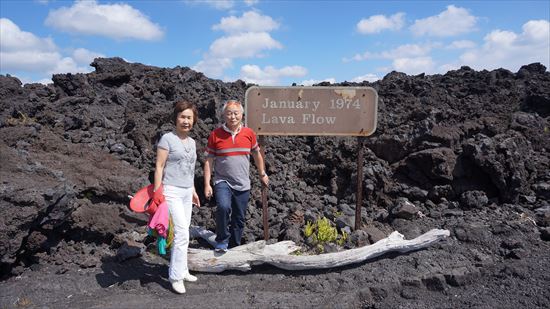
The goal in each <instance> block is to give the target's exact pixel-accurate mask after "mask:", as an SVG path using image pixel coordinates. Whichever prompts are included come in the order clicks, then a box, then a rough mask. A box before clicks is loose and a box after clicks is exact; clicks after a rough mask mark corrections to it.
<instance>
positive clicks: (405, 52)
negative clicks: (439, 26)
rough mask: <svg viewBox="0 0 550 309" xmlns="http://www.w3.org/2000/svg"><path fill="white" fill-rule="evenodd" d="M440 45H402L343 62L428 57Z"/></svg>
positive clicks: (358, 55) (364, 54)
mask: <svg viewBox="0 0 550 309" xmlns="http://www.w3.org/2000/svg"><path fill="white" fill-rule="evenodd" d="M440 46H441V44H440V43H437V42H436V43H426V44H423V45H421V44H404V45H400V46H398V47H396V48H394V49H390V50H387V51H382V52H379V53H372V52H369V51H366V52H364V53H362V54H355V55H354V56H353V57H351V58H344V59H343V61H344V62H350V61H364V60H369V59H395V58H409V57H419V56H425V55H428V54H429V53H430V52H431V51H432V50H433V49H434V48H436V47H440Z"/></svg>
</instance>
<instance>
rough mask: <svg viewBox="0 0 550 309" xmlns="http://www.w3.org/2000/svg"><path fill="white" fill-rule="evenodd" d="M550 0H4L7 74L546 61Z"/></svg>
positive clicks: (37, 78) (362, 68) (430, 68)
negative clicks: (111, 64) (134, 67)
mask: <svg viewBox="0 0 550 309" xmlns="http://www.w3.org/2000/svg"><path fill="white" fill-rule="evenodd" d="M549 15H550V1H548V0H546V1H274V0H271V1H267V0H266V1H262V0H249V1H229V0H228V1H221V0H220V1H190V0H187V1H186V0H180V1H178V0H170V1H162V0H159V1H144V0H141V1H115V2H112V1H99V0H98V1H92V0H86V1H55V0H26V1H25V0H23V1H22V0H1V1H0V74H10V75H12V76H17V77H18V78H20V79H21V80H22V81H23V82H24V83H27V82H43V83H47V82H51V75H52V74H54V73H68V72H71V73H78V72H90V71H92V70H93V68H92V67H90V66H89V64H90V63H91V61H92V60H93V58H94V57H97V56H104V57H122V58H124V59H125V60H126V61H129V62H139V63H143V64H148V65H153V66H158V67H168V68H173V67H176V66H182V67H183V66H187V67H191V68H193V69H195V70H197V71H200V72H203V73H204V74H205V75H206V76H208V77H210V78H216V79H221V80H224V81H234V80H237V79H243V80H245V81H247V82H252V83H257V84H260V85H279V86H288V85H291V84H292V83H294V82H295V83H298V84H303V85H310V84H312V83H317V82H320V81H325V80H326V81H330V82H343V81H362V80H368V81H375V80H377V79H380V78H383V77H384V76H385V75H386V74H387V73H389V72H391V71H393V70H395V71H399V72H404V73H407V74H419V73H426V74H444V73H445V72H447V71H448V70H452V69H457V68H459V67H460V66H462V65H468V66H470V67H472V68H474V69H476V70H482V69H487V70H492V69H496V68H501V67H502V68H505V69H508V70H510V71H512V72H516V71H517V70H518V69H519V67H520V66H521V65H524V64H529V63H532V62H541V63H542V64H544V65H545V66H546V67H547V68H548V67H549V66H550V65H549V64H550V16H549Z"/></svg>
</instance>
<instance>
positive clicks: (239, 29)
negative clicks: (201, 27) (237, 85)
mask: <svg viewBox="0 0 550 309" xmlns="http://www.w3.org/2000/svg"><path fill="white" fill-rule="evenodd" d="M278 27H279V24H278V23H277V22H275V21H273V19H272V18H271V17H269V16H266V15H261V14H258V13H256V12H253V11H249V12H245V13H243V15H242V16H241V17H235V16H230V17H224V18H222V19H221V21H220V23H219V24H216V25H214V26H213V27H212V28H213V29H214V30H223V31H225V32H227V33H228V35H226V36H222V37H220V38H218V39H216V40H215V41H214V42H212V44H210V47H209V49H208V52H207V53H206V54H204V55H203V59H202V60H201V61H199V62H198V63H197V64H196V65H195V66H194V67H193V69H194V70H197V71H200V72H203V73H204V74H206V75H208V76H210V77H220V76H222V75H223V71H224V70H225V69H227V68H229V67H231V66H232V64H233V60H234V59H242V58H258V57H264V56H265V55H264V54H263V52H264V51H266V50H271V49H281V48H283V45H282V44H281V43H279V42H278V41H277V40H275V39H273V38H272V37H271V34H269V32H268V31H272V30H275V29H277V28H278Z"/></svg>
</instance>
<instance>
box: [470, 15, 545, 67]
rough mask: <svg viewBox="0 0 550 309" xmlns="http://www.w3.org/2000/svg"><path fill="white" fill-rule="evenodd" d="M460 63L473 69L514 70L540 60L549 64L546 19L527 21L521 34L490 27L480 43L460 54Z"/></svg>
mask: <svg viewBox="0 0 550 309" xmlns="http://www.w3.org/2000/svg"><path fill="white" fill-rule="evenodd" d="M460 61H461V64H462V65H467V66H470V67H473V68H476V69H488V70H490V69H497V68H505V69H508V70H511V71H516V70H518V69H519V68H520V67H521V66H522V65H525V64H529V63H532V62H541V63H542V64H544V65H545V66H546V67H548V66H549V65H550V22H548V21H546V20H530V21H528V22H526V23H525V24H524V25H523V32H522V33H519V34H517V33H514V32H512V31H504V30H494V31H492V32H490V33H489V34H487V35H486V36H485V38H484V44H483V45H482V46H481V47H480V48H477V49H473V50H469V51H467V52H465V53H463V54H462V55H461V56H460Z"/></svg>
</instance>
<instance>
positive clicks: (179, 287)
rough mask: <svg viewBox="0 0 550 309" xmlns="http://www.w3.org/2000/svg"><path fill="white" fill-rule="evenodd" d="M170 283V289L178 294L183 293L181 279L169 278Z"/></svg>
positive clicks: (183, 286)
mask: <svg viewBox="0 0 550 309" xmlns="http://www.w3.org/2000/svg"><path fill="white" fill-rule="evenodd" d="M170 282H171V283H172V289H174V291H175V292H176V293H178V294H183V293H185V285H184V284H183V280H170Z"/></svg>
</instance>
